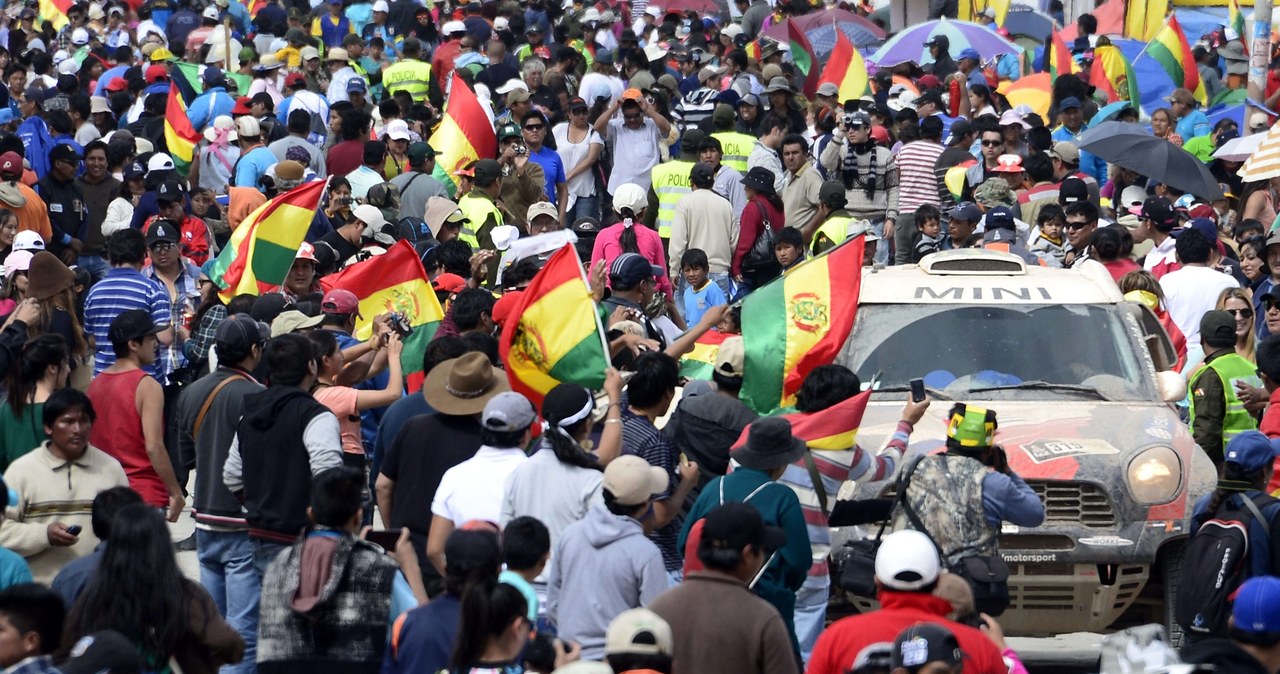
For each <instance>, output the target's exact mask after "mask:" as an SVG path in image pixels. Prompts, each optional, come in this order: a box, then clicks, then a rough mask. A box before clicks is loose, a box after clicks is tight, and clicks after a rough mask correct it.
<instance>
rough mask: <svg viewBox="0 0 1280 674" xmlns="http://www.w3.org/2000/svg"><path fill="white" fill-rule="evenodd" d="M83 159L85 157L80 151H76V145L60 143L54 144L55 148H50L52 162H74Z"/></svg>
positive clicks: (50, 161) (50, 160)
mask: <svg viewBox="0 0 1280 674" xmlns="http://www.w3.org/2000/svg"><path fill="white" fill-rule="evenodd" d="M81 159H84V157H83V156H81V154H80V153H79V152H76V149H75V148H74V147H72V146H70V145H68V144H67V143H58V144H57V145H54V146H53V149H51V150H49V163H50V164H52V163H53V162H57V161H69V162H71V163H73V164H74V163H75V162H78V161H80V160H81Z"/></svg>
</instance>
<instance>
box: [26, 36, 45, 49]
mask: <svg viewBox="0 0 1280 674" xmlns="http://www.w3.org/2000/svg"><path fill="white" fill-rule="evenodd" d="M46 49H47V48H46V47H45V46H44V40H41V39H40V38H36V39H34V40H31V41H30V42H28V43H27V51H36V50H39V51H45V50H46Z"/></svg>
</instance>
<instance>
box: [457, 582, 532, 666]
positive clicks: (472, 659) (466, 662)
mask: <svg viewBox="0 0 1280 674" xmlns="http://www.w3.org/2000/svg"><path fill="white" fill-rule="evenodd" d="M528 612H529V604H528V602H526V601H525V599H524V595H523V594H520V591H519V590H517V589H516V588H514V587H512V586H511V585H508V584H506V583H499V582H496V581H485V582H483V583H475V584H473V585H471V586H470V587H468V588H467V590H466V591H465V592H463V593H462V607H461V609H460V610H459V611H458V636H457V638H456V639H455V640H454V644H453V655H452V656H451V657H450V658H449V669H450V670H451V671H469V670H470V668H471V667H473V666H474V665H476V664H477V663H479V662H480V658H481V657H483V655H484V651H485V647H486V646H487V645H488V642H489V640H490V639H494V638H497V637H500V636H501V635H502V633H503V632H505V631H506V630H507V628H509V627H510V626H511V622H512V621H513V620H517V619H520V618H524V617H525V616H527V615H528Z"/></svg>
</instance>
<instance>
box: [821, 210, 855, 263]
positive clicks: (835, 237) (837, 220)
mask: <svg viewBox="0 0 1280 674" xmlns="http://www.w3.org/2000/svg"><path fill="white" fill-rule="evenodd" d="M846 212H847V211H837V212H836V213H833V214H831V215H830V216H829V217H828V218H827V219H826V220H824V221H823V222H822V226H821V227H819V228H818V231H817V232H814V234H813V253H814V255H817V254H818V253H821V252H823V251H826V250H830V249H832V248H835V247H836V246H838V245H840V244H842V243H844V240H845V239H847V238H849V224H850V223H852V222H853V220H854V218H853V216H851V215H837V213H846ZM824 239H825V240H826V241H827V243H826V244H825V245H824V244H823V240H824Z"/></svg>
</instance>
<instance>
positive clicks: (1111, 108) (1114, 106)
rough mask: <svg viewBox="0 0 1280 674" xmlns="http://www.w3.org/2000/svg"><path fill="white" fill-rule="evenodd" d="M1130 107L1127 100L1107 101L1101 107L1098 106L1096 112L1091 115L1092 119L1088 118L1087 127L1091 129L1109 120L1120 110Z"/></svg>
mask: <svg viewBox="0 0 1280 674" xmlns="http://www.w3.org/2000/svg"><path fill="white" fill-rule="evenodd" d="M1131 107H1133V106H1131V105H1129V101H1117V102H1115V103H1108V104H1106V105H1104V106H1102V107H1101V108H1098V112H1097V114H1095V115H1094V116H1093V119H1091V120H1089V128H1091V129H1092V128H1093V127H1095V126H1097V125H1099V124H1101V123H1103V122H1110V121H1112V120H1114V119H1115V118H1116V116H1117V115H1119V114H1120V111H1121V110H1128V109H1129V108H1131Z"/></svg>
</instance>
